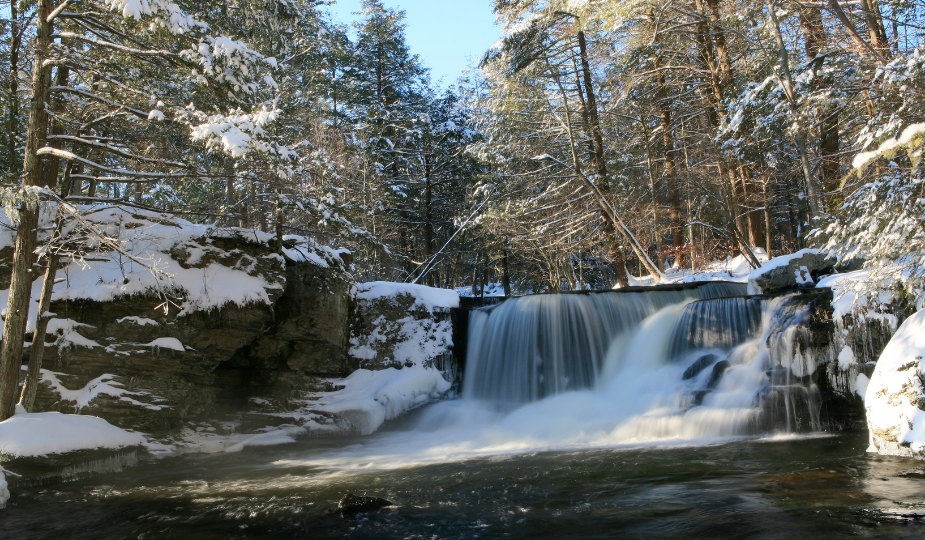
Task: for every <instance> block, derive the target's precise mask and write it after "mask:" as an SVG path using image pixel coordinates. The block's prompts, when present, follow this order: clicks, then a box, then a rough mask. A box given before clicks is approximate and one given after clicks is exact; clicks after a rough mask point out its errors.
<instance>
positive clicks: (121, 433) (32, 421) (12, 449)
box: [0, 412, 145, 458]
mask: <svg viewBox="0 0 925 540" xmlns="http://www.w3.org/2000/svg"><path fill="white" fill-rule="evenodd" d="M144 443H145V438H144V437H142V436H141V435H139V434H138V433H130V432H128V431H125V430H123V429H119V428H117V427H116V426H114V425H112V424H110V423H109V422H107V421H106V420H103V419H102V418H97V417H95V416H83V415H76V414H61V413H56V412H48V413H34V414H16V415H14V416H13V417H12V418H10V419H8V420H6V421H4V422H0V454H3V455H4V456H8V457H13V458H21V457H39V456H46V455H49V454H64V453H67V452H74V451H77V450H92V449H97V448H106V449H112V450H115V449H119V448H125V447H127V446H140V445H142V444H144Z"/></svg>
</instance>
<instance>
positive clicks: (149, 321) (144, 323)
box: [116, 317, 160, 326]
mask: <svg viewBox="0 0 925 540" xmlns="http://www.w3.org/2000/svg"><path fill="white" fill-rule="evenodd" d="M116 322H117V323H119V324H122V323H126V322H129V323H133V324H137V325H138V326H149V325H150V326H158V325H160V323H158V322H157V321H155V320H152V319H145V318H144V317H122V318H121V319H119V320H117V321H116Z"/></svg>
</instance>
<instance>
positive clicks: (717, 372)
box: [707, 360, 730, 390]
mask: <svg viewBox="0 0 925 540" xmlns="http://www.w3.org/2000/svg"><path fill="white" fill-rule="evenodd" d="M729 365H730V364H729V360H723V361H722V362H717V363H716V365H715V366H713V374H712V375H710V382H709V383H707V388H709V389H710V390H713V389H714V388H716V387H717V385H719V381H720V379H722V378H723V374H725V373H726V370H727V369H729Z"/></svg>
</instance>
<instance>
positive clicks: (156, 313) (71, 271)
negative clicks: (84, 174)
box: [0, 205, 350, 433]
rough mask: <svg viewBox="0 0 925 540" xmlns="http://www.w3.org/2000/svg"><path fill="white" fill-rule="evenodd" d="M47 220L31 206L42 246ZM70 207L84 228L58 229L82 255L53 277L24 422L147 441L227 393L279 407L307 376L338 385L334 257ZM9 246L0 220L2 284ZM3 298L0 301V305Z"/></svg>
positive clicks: (339, 301)
mask: <svg viewBox="0 0 925 540" xmlns="http://www.w3.org/2000/svg"><path fill="white" fill-rule="evenodd" d="M54 210H55V208H54V207H51V208H46V209H43V212H42V222H41V223H42V228H41V233H40V236H41V238H40V240H41V241H42V242H44V241H45V240H47V239H48V238H47V236H48V234H49V231H52V230H53V229H54V226H53V223H52V219H53V216H54V212H53V211H54ZM79 210H80V212H81V216H82V220H83V221H82V222H81V223H77V222H75V220H74V219H68V220H67V221H66V222H65V225H64V226H63V228H64V229H65V233H69V234H72V236H81V237H84V238H87V239H89V240H85V241H84V244H85V245H84V253H85V254H84V256H83V257H82V258H76V259H73V260H65V261H64V266H63V268H62V269H61V270H59V272H58V277H59V281H58V282H57V284H56V286H55V289H54V294H53V295H52V305H51V309H50V311H51V312H52V313H54V314H55V318H53V319H52V320H51V321H50V323H49V326H48V334H47V336H46V338H45V340H44V341H45V345H46V350H45V365H44V367H45V368H46V370H44V371H43V376H42V383H41V384H40V387H39V391H38V394H37V397H36V403H35V410H36V411H59V412H78V411H79V412H81V413H82V414H90V415H95V416H100V417H103V418H106V419H107V420H109V421H111V422H113V423H114V424H117V425H118V426H119V427H122V428H131V429H137V430H140V431H144V432H149V433H151V432H158V433H160V432H163V431H166V430H172V429H175V428H178V427H179V426H181V425H182V424H183V423H184V422H187V421H189V420H193V419H197V420H198V419H202V418H204V417H208V415H210V414H212V413H213V412H214V411H216V410H223V409H225V410H227V407H226V406H228V407H230V405H229V403H234V401H235V400H237V399H238V398H239V396H238V395H237V393H240V392H248V393H258V394H260V393H261V392H262V393H264V394H266V395H270V396H279V400H281V401H286V399H287V398H288V396H289V395H291V393H292V391H293V389H299V390H303V391H304V390H310V389H313V388H314V387H313V381H315V377H316V376H343V375H344V374H345V366H344V358H345V356H346V350H347V329H348V325H349V321H348V318H347V315H348V307H349V286H350V285H349V281H350V277H349V272H348V265H347V263H346V262H345V260H344V255H345V253H344V252H343V251H337V250H334V249H331V248H328V247H325V246H321V245H318V244H317V243H315V242H314V241H313V240H311V239H309V238H305V237H298V236H287V237H284V238H283V246H282V248H281V249H279V246H277V245H276V244H275V242H276V238H275V236H273V235H269V234H265V233H262V232H259V231H254V230H252V229H239V228H228V227H220V226H216V225H214V224H196V223H191V222H189V221H186V220H183V219H180V218H177V217H175V216H170V215H165V214H159V213H154V212H147V211H143V210H138V209H133V208H122V207H118V206H110V205H104V206H86V207H80V208H79ZM5 219H6V220H8V218H5V217H4V215H2V213H0V222H3V221H4V220H5ZM88 224H89V225H88ZM90 226H92V227H90ZM91 229H92V231H91ZM14 240H15V229H13V228H11V227H3V226H2V223H0V281H2V278H3V273H4V272H5V273H6V275H7V283H8V282H9V260H10V259H9V258H10V257H11V255H12V245H13V242H14ZM41 282H42V278H41V277H39V279H37V280H36V281H35V283H34V287H33V301H32V305H31V306H30V320H29V328H30V331H31V329H33V328H34V325H35V318H36V315H37V311H38V309H37V307H38V298H39V292H40V290H41ZM290 285H292V286H290ZM7 295H8V292H7V291H0V306H5V305H6V297H7ZM299 295H302V296H301V297H299V298H294V297H297V296H299ZM329 304H330V305H329ZM334 305H337V306H340V309H339V310H334V309H329V308H330V307H331V306H334ZM293 306H295V307H293ZM307 313H308V314H310V315H313V316H312V317H306V316H305V315H306V314H307ZM0 328H2V322H0ZM258 340H264V341H261V343H259V345H260V346H256V345H258V344H257V343H256V342H257V341H258ZM268 340H269V341H271V342H267V341H268ZM232 359H234V361H232ZM318 359H321V360H323V361H324V362H328V363H330V362H332V361H333V362H335V363H336V364H337V369H336V370H333V371H332V370H329V369H327V366H326V365H321V364H320V362H321V360H318ZM332 359H333V360H332ZM316 360H317V361H316ZM254 373H260V374H261V377H259V378H257V377H254Z"/></svg>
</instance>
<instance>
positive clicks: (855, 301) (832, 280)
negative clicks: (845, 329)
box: [816, 270, 897, 328]
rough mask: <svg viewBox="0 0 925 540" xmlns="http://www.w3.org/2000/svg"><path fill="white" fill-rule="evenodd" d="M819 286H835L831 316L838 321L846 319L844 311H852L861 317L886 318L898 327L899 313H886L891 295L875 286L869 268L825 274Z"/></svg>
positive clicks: (820, 287)
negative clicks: (896, 314)
mask: <svg viewBox="0 0 925 540" xmlns="http://www.w3.org/2000/svg"><path fill="white" fill-rule="evenodd" d="M816 288H817V289H832V294H833V296H834V300H833V301H832V307H833V308H834V311H833V313H832V318H833V319H835V320H837V321H841V320H843V319H844V317H845V315H852V316H854V317H855V318H856V319H858V320H859V321H860V320H863V319H866V318H879V319H883V320H885V322H887V323H889V324H890V325H891V326H892V327H893V328H895V327H896V324H897V321H896V316H895V315H892V314H890V313H884V311H888V309H887V306H889V305H890V304H892V301H893V299H892V295H891V293H890V292H887V291H879V292H877V291H875V290H874V289H875V287H873V286H871V279H870V271H869V270H857V271H854V272H847V273H844V274H833V275H831V276H826V277H824V278H822V279H820V280H819V283H817V284H816Z"/></svg>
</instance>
